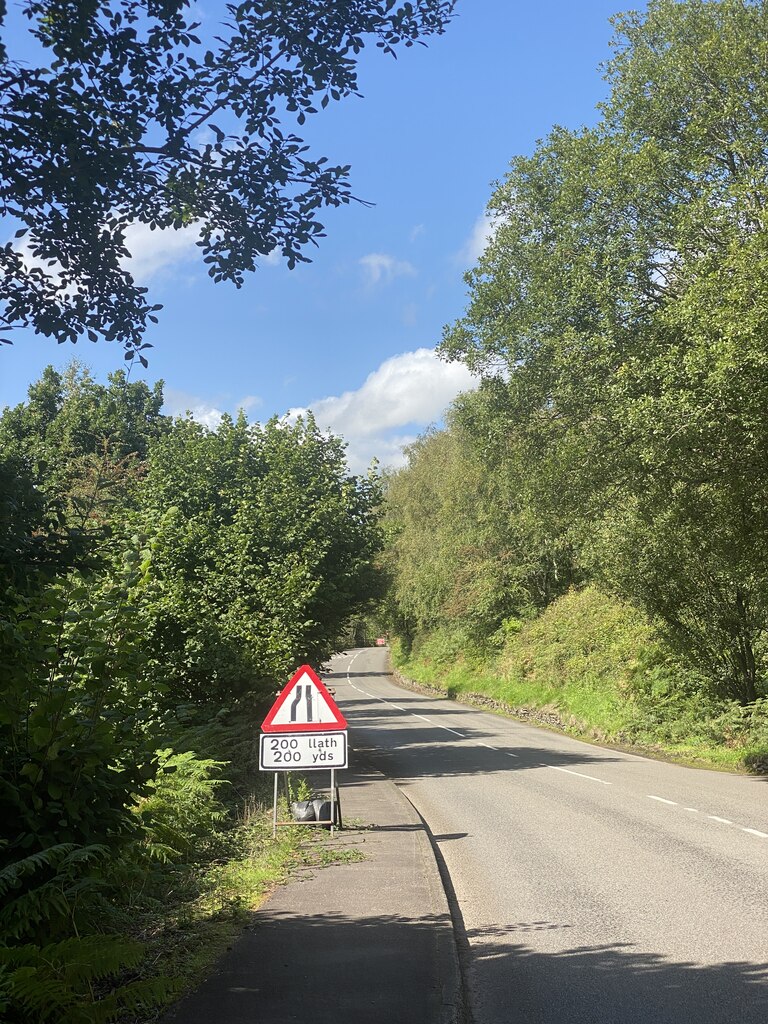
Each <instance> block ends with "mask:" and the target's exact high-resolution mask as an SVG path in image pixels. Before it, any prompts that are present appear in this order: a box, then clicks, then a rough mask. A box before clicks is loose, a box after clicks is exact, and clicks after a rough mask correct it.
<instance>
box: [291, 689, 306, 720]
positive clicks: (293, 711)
mask: <svg viewBox="0 0 768 1024" xmlns="http://www.w3.org/2000/svg"><path fill="white" fill-rule="evenodd" d="M302 689H303V687H301V686H297V687H296V696H295V697H294V698H293V704H291V721H292V722H295V721H296V711H297V709H298V706H299V701H300V700H301V691H302Z"/></svg>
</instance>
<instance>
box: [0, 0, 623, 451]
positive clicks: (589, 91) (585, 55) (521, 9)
mask: <svg viewBox="0 0 768 1024" xmlns="http://www.w3.org/2000/svg"><path fill="white" fill-rule="evenodd" d="M630 6H633V5H631V4H622V3H621V0H612V2H603V0H582V2H580V3H574V2H573V0H540V2H538V3H536V4H532V3H521V2H516V0H459V4H458V17H457V18H456V20H455V21H454V22H453V23H452V25H451V26H449V28H448V31H447V32H446V34H445V35H444V36H441V37H438V38H435V39H432V40H431V41H430V43H429V47H428V48H426V49H425V48H423V47H421V46H417V47H414V48H413V49H411V50H408V51H403V52H402V53H401V55H400V57H399V59H398V60H396V61H395V60H392V58H387V57H385V56H384V55H382V54H380V53H379V52H378V51H376V50H375V49H374V48H373V47H371V48H370V49H369V50H367V51H366V52H365V53H364V54H363V55H362V61H361V67H360V86H361V91H362V93H363V94H364V98H363V99H355V98H351V99H348V100H345V101H343V102H341V103H339V104H335V105H331V106H330V107H328V108H327V109H326V110H325V111H323V112H322V113H321V114H320V115H318V116H317V117H315V118H313V119H312V121H311V123H308V124H307V125H305V126H304V129H302V130H300V131H304V133H305V138H306V139H307V140H308V141H309V142H311V144H312V146H313V149H314V150H315V151H316V152H319V153H320V154H322V155H325V156H327V157H328V158H329V159H330V160H331V162H333V163H350V164H351V165H352V185H353V190H354V192H355V194H356V195H357V196H359V197H360V198H362V199H366V200H368V201H370V202H373V203H375V206H373V207H372V208H366V207H363V206H360V205H357V204H352V205H351V206H348V207H344V208H342V209H340V210H335V211H328V212H327V213H326V214H325V224H326V228H327V237H326V238H325V239H323V240H321V242H320V247H319V248H318V249H316V250H313V252H312V253H310V254H309V255H311V256H312V258H313V262H312V263H311V264H310V265H307V266H301V267H299V268H297V269H296V270H293V271H289V270H288V269H287V268H286V267H284V266H282V265H280V264H279V263H277V262H272V261H271V260H266V261H265V262H264V263H263V264H262V266H261V267H260V268H259V269H258V271H257V272H256V273H255V274H253V275H251V276H250V277H248V278H247V279H246V283H245V285H244V287H243V288H242V289H241V290H239V291H237V290H236V289H234V288H233V287H231V286H230V285H227V284H213V282H211V281H210V279H209V278H208V277H207V275H206V273H205V270H204V268H203V267H202V264H201V263H200V262H199V258H198V257H197V250H196V249H195V247H194V244H193V242H194V239H193V238H192V237H189V236H186V235H185V234H184V233H171V234H163V236H160V233H158V232H154V233H151V232H149V231H147V230H144V229H142V228H141V227H137V228H136V229H135V230H134V232H133V234H132V236H131V242H130V246H129V247H131V249H132V252H133V254H134V272H135V276H136V277H137V278H138V279H140V280H141V281H142V283H145V284H146V285H147V286H148V287H149V288H150V294H151V297H152V299H153V301H156V302H162V303H163V304H164V309H163V310H162V312H161V313H160V314H159V316H160V323H159V324H158V325H157V326H156V327H154V328H153V329H152V331H151V332H149V333H148V335H147V339H146V340H147V341H149V342H151V343H152V344H153V346H154V348H153V349H152V350H151V351H150V352H148V353H147V354H148V356H149V360H150V363H149V369H148V370H141V368H140V367H138V366H136V367H135V368H134V369H133V371H132V379H138V378H144V379H146V380H148V381H149V382H154V381H155V380H157V379H163V380H164V381H165V387H166V411H168V412H171V413H182V412H184V411H185V410H187V409H188V410H191V411H192V412H193V414H194V415H195V416H196V417H198V418H200V419H201V420H204V421H205V422H208V423H211V424H213V423H215V422H216V418H217V416H219V415H220V414H221V413H222V412H235V411H236V410H237V409H238V407H243V408H245V409H246V411H247V413H248V416H249V418H251V419H259V420H263V419H266V418H268V417H269V416H271V415H273V414H278V415H282V414H284V413H286V412H287V411H288V410H291V409H306V408H311V409H313V411H314V412H315V414H316V415H317V417H318V419H319V421H320V422H321V424H322V425H324V426H327V427H329V428H331V429H333V430H334V431H335V432H337V433H341V434H342V435H344V437H345V438H346V439H347V441H348V444H349V461H350V465H351V467H352V468H353V469H354V470H355V471H360V470H362V469H364V468H365V466H366V465H367V463H368V462H369V460H370V459H371V458H372V457H373V456H376V457H378V458H379V459H380V461H381V462H383V463H384V464H398V462H399V461H400V460H401V455H400V448H401V446H402V444H403V443H406V442H407V441H408V440H410V439H412V438H413V437H415V436H416V435H417V434H418V433H419V432H421V430H423V429H424V428H425V427H426V426H428V425H429V424H430V423H433V422H436V421H439V419H440V416H441V413H442V411H443V410H444V409H445V407H446V406H447V404H448V403H449V402H450V400H451V399H452V398H453V397H454V395H455V394H456V393H457V392H458V391H459V390H462V389H464V388H466V387H469V386H471V384H472V381H471V380H470V378H469V377H468V375H467V374H466V371H465V370H464V369H463V367H461V366H457V365H446V364H442V363H440V362H439V361H437V359H436V358H435V356H434V354H433V352H432V350H433V349H434V347H435V345H436V344H437V343H438V342H439V340H440V336H441V331H442V327H443V325H444V324H446V323H449V322H451V321H453V320H455V319H456V318H457V317H458V316H460V315H461V313H462V310H463V307H464V303H465V297H466V287H465V285H464V282H463V280H462V273H463V272H464V270H466V269H467V267H468V266H470V265H471V264H472V262H473V261H474V260H475V259H476V258H477V255H478V252H479V251H480V248H481V247H482V243H483V238H484V222H483V211H484V207H485V204H486V202H487V200H488V198H489V196H490V193H491V190H492V186H493V182H494V181H496V180H499V179H501V178H502V177H503V176H504V173H505V170H506V168H507V165H508V163H509V160H510V159H511V158H512V157H513V156H515V155H517V154H520V153H529V152H530V151H531V150H532V149H533V147H534V146H535V143H536V140H537V139H539V138H541V137H543V136H544V135H546V133H547V132H548V131H549V129H550V128H551V126H552V125H553V124H561V125H565V126H567V127H571V128H575V127H577V126H579V125H581V124H589V123H593V122H594V121H595V119H596V112H595V105H596V103H597V102H599V100H600V99H601V98H603V97H604V95H605V91H606V86H605V83H604V82H603V80H602V77H601V72H600V70H599V64H600V63H601V62H602V61H604V60H606V59H607V57H608V56H609V54H610V49H609V46H608V42H609V39H610V37H611V27H610V25H609V23H608V19H609V17H610V16H611V15H612V14H614V13H616V12H617V11H619V10H624V9H626V8H627V7H630ZM634 6H638V5H634ZM199 8H200V10H201V12H202V15H203V17H204V22H205V24H206V27H208V26H213V25H214V23H215V22H216V21H218V20H219V17H220V12H221V11H222V10H223V9H224V4H223V3H221V2H219V0H203V2H202V3H201V4H200V5H199ZM10 48H11V47H9V49H10ZM11 234H12V231H11V229H10V227H8V229H7V230H4V229H3V228H2V226H0V241H2V242H4V241H6V240H7V238H8V237H10V235H11ZM73 357H74V358H77V359H79V360H81V361H82V362H83V363H85V364H86V365H88V366H89V367H90V368H91V369H92V371H93V372H94V374H95V375H96V376H97V377H98V378H100V379H102V378H104V377H105V376H106V374H107V373H108V372H109V371H110V370H112V369H115V368H116V367H119V366H121V365H124V364H123V359H122V350H121V349H119V348H118V347H116V346H114V345H109V344H105V343H99V344H96V345H93V344H91V343H89V342H87V341H82V342H79V343H78V344H77V345H75V346H73V345H70V344H66V345H60V346H59V345H56V343H55V342H53V341H50V340H46V339H40V338H36V337H34V336H32V335H30V336H23V335H21V334H19V335H17V338H16V340H15V342H14V345H13V347H10V348H9V347H5V346H3V347H2V349H0V407H2V406H4V405H7V404H14V403H16V402H19V401H22V400H23V399H24V397H25V395H26V390H27V387H28V385H29V384H30V383H31V382H32V381H33V380H35V379H36V378H37V377H38V376H39V374H40V372H41V371H42V369H43V367H44V366H46V365H47V364H48V363H53V364H54V365H55V366H57V367H62V366H64V365H65V364H66V363H67V362H68V361H69V360H70V359H72V358H73Z"/></svg>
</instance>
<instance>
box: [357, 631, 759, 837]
mask: <svg viewBox="0 0 768 1024" xmlns="http://www.w3.org/2000/svg"><path fill="white" fill-rule="evenodd" d="M362 653H363V651H362V650H360V651H358V652H357V654H356V655H355V656H354V657H353V658H352V660H351V661H350V663H349V665H348V666H347V682H348V683H349V684H350V686H351V687H352V688H353V689H355V690H357V692H358V693H362V694H364V696H366V697H371V698H373V699H374V700H380V701H381V702H382V704H389V706H390V707H392V708H396V709H397V710H398V711H402V712H403V713H404V714H409V715H413V717H414V718H420V719H422V721H424V722H428V723H429V724H430V725H434V726H436V727H437V728H438V729H444V730H445V731H446V732H450V733H453V735H454V736H459V737H460V738H461V739H467V736H466V734H465V733H463V732H457V731H456V729H451V728H449V727H448V726H447V725H439V724H438V723H437V722H433V721H432V720H431V719H430V718H427V716H426V715H419V714H417V712H415V711H409V710H408V709H407V708H403V707H401V706H400V705H399V704H393V703H392V701H389V700H386V698H384V697H379V696H377V695H376V694H375V693H368V691H367V690H363V689H362V687H360V686H356V685H355V684H354V683H353V682H352V680H351V679H350V669H351V668H352V666H353V664H354V663H355V661H356V660H357V659H358V658H359V657H360V655H361V654H362ZM356 728H358V729H375V728H377V726H375V725H363V724H361V723H359V722H358V723H357V724H356ZM478 743H479V745H480V746H481V747H487V749H488V750H498V749H499V748H498V747H492V746H491V745H490V744H489V743H483V742H482V741H481V740H479V741H478ZM502 753H504V754H506V755H507V757H519V756H520V755H519V754H513V753H512V752H511V751H510V750H504V751H502ZM539 767H540V768H551V769H552V771H554V772H564V773H565V774H566V775H577V776H578V777H579V778H580V779H589V780H590V782H599V783H600V784H601V785H602V786H612V785H613V783H612V782H606V780H605V779H598V778H596V777H595V776H594V775H586V774H585V773H584V772H576V771H573V770H572V769H571V768H560V767H559V766H558V765H554V764H540V765H539ZM646 796H647V797H648V799H649V800H656V801H657V802H658V803H660V804H668V805H669V806H670V807H679V806H680V805H679V804H678V803H677V801H676V800H667V798H666V797H663V796H654V795H653V794H652V793H647V794H646ZM683 810H684V811H689V812H690V813H691V814H700V813H701V812H700V811H699V809H698V807H683ZM707 818H709V820H710V821H717V822H720V823H721V824H723V825H733V822H732V821H731V820H730V819H729V818H719V817H718V816H717V815H716V814H708V815H707ZM738 828H740V830H741V831H742V832H747V833H748V834H749V835H751V836H757V838H758V839H768V832H760V831H759V830H758V829H756V828H744V827H743V826H738Z"/></svg>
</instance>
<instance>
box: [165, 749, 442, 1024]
mask: <svg viewBox="0 0 768 1024" xmlns="http://www.w3.org/2000/svg"><path fill="white" fill-rule="evenodd" d="M351 763H353V764H354V763H355V762H354V761H352V762H351ZM339 780H340V783H341V786H342V791H341V800H342V810H343V815H344V821H345V824H346V823H347V822H351V823H352V827H345V828H344V829H343V830H342V831H341V832H338V833H337V834H336V835H335V836H334V838H333V839H329V840H328V842H329V843H331V844H332V845H334V846H336V847H338V848H339V849H341V850H343V849H349V848H351V847H354V848H356V849H358V850H360V851H362V853H363V854H364V857H365V859H364V860H363V861H358V862H354V863H346V864H345V863H340V864H334V865H331V866H329V867H324V868H319V869H317V870H314V869H313V870H312V872H310V874H309V876H308V877H298V878H295V879H293V880H291V881H289V882H288V884H287V885H284V886H281V887H280V888H278V889H277V890H276V891H275V892H274V893H273V895H272V896H271V897H270V899H269V900H268V901H267V903H266V904H265V905H264V906H263V907H262V908H261V909H260V910H259V911H257V912H256V913H255V914H254V921H253V927H252V928H251V929H249V930H247V931H246V932H244V934H243V936H242V938H241V939H239V940H238V942H237V943H236V944H235V946H234V947H233V949H232V950H231V952H229V953H228V954H227V955H226V956H225V957H224V958H223V959H222V960H221V961H220V963H219V964H218V967H217V969H216V970H215V972H214V973H213V974H212V975H211V976H210V977H209V978H208V979H207V980H206V981H205V982H204V983H203V984H202V985H201V986H200V988H199V989H197V991H195V992H193V993H191V994H190V995H188V996H187V997H186V998H185V999H183V1000H182V1001H181V1002H180V1003H179V1004H177V1006H176V1007H175V1008H174V1010H173V1011H172V1012H171V1013H170V1014H169V1015H168V1016H167V1017H166V1018H165V1020H166V1024H256V1022H258V1024H296V1022H311V1024H331V1022H333V1024H395V1022H396V1024H459V1021H460V1020H461V1005H462V999H461V984H460V974H459V968H458V960H457V954H456V945H455V941H454V935H453V928H452V924H451V916H450V912H449V908H448V904H447V901H446V896H445V893H444V891H443V886H442V883H441V880H440V874H439V871H438V868H437V864H436V861H435V856H434V853H433V850H432V846H431V843H430V838H429V835H428V834H427V832H426V830H425V827H424V825H423V823H422V821H421V819H420V818H419V816H418V815H417V814H416V812H415V811H414V809H413V808H412V806H411V805H410V803H409V802H408V801H407V800H406V799H405V797H404V796H403V795H402V794H401V793H400V791H399V790H398V789H397V788H396V787H395V786H394V785H393V784H392V783H391V782H389V781H387V780H386V779H385V778H384V777H383V776H382V775H381V774H379V773H378V772H376V771H373V770H364V769H361V768H360V767H359V765H358V766H357V769H356V771H355V772H352V771H346V772H341V773H339ZM361 823H362V824H361Z"/></svg>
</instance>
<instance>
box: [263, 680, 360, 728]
mask: <svg viewBox="0 0 768 1024" xmlns="http://www.w3.org/2000/svg"><path fill="white" fill-rule="evenodd" d="M261 728H262V731H263V732H328V731H330V730H336V729H346V728H347V722H346V719H345V718H344V716H343V715H342V713H341V711H339V709H338V708H337V707H336V702H335V701H334V699H333V697H332V696H331V695H330V693H329V692H328V690H327V689H326V688H325V686H324V685H323V684H322V682H321V681H320V679H319V677H318V676H317V675H316V673H315V672H314V671H313V670H312V669H311V668H310V666H309V665H302V666H301V668H300V669H298V671H297V672H296V674H295V675H294V676H293V678H292V679H291V681H290V682H289V683H288V684H287V685H286V686H285V688H284V689H283V690H282V692H281V693H280V696H279V697H278V698H277V700H276V701H275V703H274V704H273V705H272V708H271V709H270V712H269V714H268V715H267V717H266V718H265V719H264V721H263V722H262V725H261Z"/></svg>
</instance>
